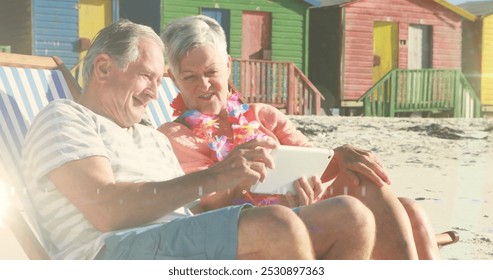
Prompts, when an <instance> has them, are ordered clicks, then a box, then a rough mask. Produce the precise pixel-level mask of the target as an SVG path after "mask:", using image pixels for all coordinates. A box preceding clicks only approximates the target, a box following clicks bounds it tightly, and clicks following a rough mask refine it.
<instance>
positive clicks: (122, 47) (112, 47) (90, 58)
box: [82, 19, 164, 85]
mask: <svg viewBox="0 0 493 280" xmlns="http://www.w3.org/2000/svg"><path fill="white" fill-rule="evenodd" d="M142 39H151V40H153V41H155V42H156V43H157V44H158V46H160V47H161V49H162V50H163V52H164V44H163V41H162V40H161V38H160V37H159V35H158V34H156V32H154V30H153V29H152V28H150V27H149V26H145V25H141V24H137V23H133V22H131V21H129V20H127V19H120V20H118V21H116V22H114V23H112V24H110V25H109V26H107V27H105V28H103V29H101V31H99V32H98V34H97V35H96V37H95V38H94V40H93V42H92V44H91V47H90V48H89V50H88V51H87V55H86V57H85V58H84V65H83V69H82V79H83V83H84V85H87V84H88V82H89V80H90V79H91V77H92V74H93V70H94V60H95V59H96V57H97V56H98V55H99V54H102V53H105V54H107V55H109V56H110V57H111V59H112V60H113V61H115V62H116V64H117V66H118V67H119V68H120V69H124V70H125V69H126V68H127V66H128V64H129V63H131V62H133V61H135V60H137V59H138V58H139V42H140V40H142Z"/></svg>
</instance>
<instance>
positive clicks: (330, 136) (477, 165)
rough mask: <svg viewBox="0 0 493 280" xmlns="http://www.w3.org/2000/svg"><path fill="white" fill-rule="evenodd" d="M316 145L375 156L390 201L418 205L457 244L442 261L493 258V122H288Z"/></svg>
mask: <svg viewBox="0 0 493 280" xmlns="http://www.w3.org/2000/svg"><path fill="white" fill-rule="evenodd" d="M290 118H291V119H292V120H293V121H294V122H295V124H296V125H297V126H298V128H299V129H300V130H302V131H303V132H304V133H305V134H306V135H307V136H308V137H309V138H310V139H311V141H313V143H315V144H316V146H319V147H326V148H334V147H337V146H340V145H342V144H352V145H354V146H357V147H360V148H365V149H368V150H371V151H373V152H374V153H376V154H377V155H378V156H379V158H380V159H381V161H382V162H383V163H384V165H385V167H386V169H387V171H388V173H389V174H390V176H391V180H392V188H393V190H394V192H395V194H396V195H398V196H403V197H409V198H413V199H415V200H417V201H418V202H419V203H420V204H421V205H422V206H423V207H424V208H425V210H426V211H427V213H428V215H429V217H430V220H431V222H432V224H433V227H434V229H435V232H443V231H447V230H455V231H457V232H458V233H459V234H460V238H461V240H460V241H459V242H458V243H456V244H453V245H450V246H446V247H444V248H442V249H441V253H442V258H443V259H459V260H492V259H493V119H492V118H481V119H451V118H447V119H444V118H442V119H437V118H372V117H340V116H317V117H312V116H310V117H307V116H306V117H305V116H301V117H300V116H291V117H290Z"/></svg>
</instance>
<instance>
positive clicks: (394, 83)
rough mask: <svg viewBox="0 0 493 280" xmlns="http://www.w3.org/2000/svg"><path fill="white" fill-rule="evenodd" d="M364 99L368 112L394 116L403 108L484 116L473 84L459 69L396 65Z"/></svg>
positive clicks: (455, 114) (407, 110)
mask: <svg viewBox="0 0 493 280" xmlns="http://www.w3.org/2000/svg"><path fill="white" fill-rule="evenodd" d="M358 101H363V103H364V112H365V116H381V117H394V116H395V115H396V113H403V112H423V111H429V112H444V111H446V112H448V113H449V115H450V116H452V117H469V118H471V117H480V116H481V105H480V100H479V98H478V97H477V96H476V94H475V92H474V90H473V88H472V87H471V85H470V84H469V82H468V81H467V80H466V78H465V77H464V75H463V74H462V72H461V71H460V70H457V69H417V70H408V69H394V70H392V71H391V72H389V73H388V74H387V75H386V76H385V77H384V78H382V79H381V80H380V81H379V82H377V83H376V84H375V85H374V86H373V87H371V88H370V89H369V90H368V91H367V92H366V93H365V94H364V95H363V96H362V97H361V98H360V99H359V100H358Z"/></svg>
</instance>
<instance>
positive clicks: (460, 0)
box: [447, 0, 485, 5]
mask: <svg viewBox="0 0 493 280" xmlns="http://www.w3.org/2000/svg"><path fill="white" fill-rule="evenodd" d="M447 1H449V2H450V3H452V4H454V5H458V4H462V3H467V2H475V1H485V0H447Z"/></svg>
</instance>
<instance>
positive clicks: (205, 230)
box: [103, 204, 250, 260]
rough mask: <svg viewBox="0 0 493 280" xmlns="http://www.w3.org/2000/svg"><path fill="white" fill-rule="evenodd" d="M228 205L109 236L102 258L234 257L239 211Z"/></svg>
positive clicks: (223, 258) (235, 207)
mask: <svg viewBox="0 0 493 280" xmlns="http://www.w3.org/2000/svg"><path fill="white" fill-rule="evenodd" d="M249 206H250V205H248V204H245V205H241V206H231V207H226V208H221V209H218V210H214V211H209V212H206V213H203V214H199V215H196V216H191V217H185V218H178V219H176V220H173V221H171V222H169V223H166V224H154V225H149V226H145V227H141V228H137V229H135V230H128V231H124V232H119V233H116V234H114V235H111V236H109V237H107V238H106V239H105V241H104V242H105V245H106V249H105V252H104V255H103V259H110V260H111V259H126V260H128V259H130V260H132V259H133V260H149V259H160V260H170V259H174V260H183V259H189V260H213V259H215V260H227V259H235V258H236V254H237V247H238V219H239V216H240V212H241V210H242V209H244V208H245V207H249Z"/></svg>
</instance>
